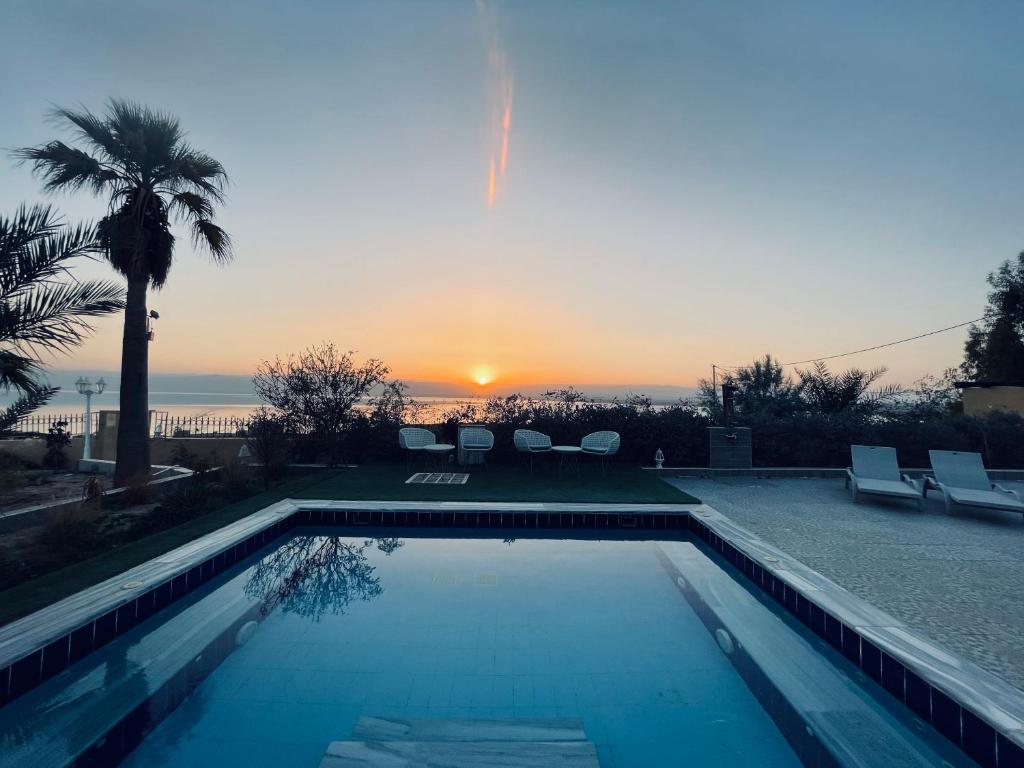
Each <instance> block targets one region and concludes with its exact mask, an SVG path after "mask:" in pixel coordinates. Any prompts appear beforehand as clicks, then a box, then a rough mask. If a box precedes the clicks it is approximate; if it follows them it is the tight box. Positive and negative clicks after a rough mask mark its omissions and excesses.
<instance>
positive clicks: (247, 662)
mask: <svg viewBox="0 0 1024 768" xmlns="http://www.w3.org/2000/svg"><path fill="white" fill-rule="evenodd" d="M381 541H382V540H376V539H360V538H343V537H324V536H299V537H296V538H293V539H291V540H290V541H289V542H288V544H286V545H285V547H283V548H282V549H279V550H278V551H277V553H275V554H274V555H271V556H269V557H268V558H265V559H264V561H263V565H262V566H261V568H259V569H257V570H261V571H262V572H261V573H255V572H253V573H250V581H249V582H247V583H248V584H250V592H253V589H252V587H251V584H252V583H253V582H252V578H253V576H257V577H258V579H257V580H258V581H260V584H261V586H260V587H259V589H257V590H256V592H259V591H260V590H262V597H263V599H265V600H266V601H267V603H268V606H267V608H266V609H264V610H267V615H266V616H265V618H263V619H262V620H261V621H259V623H258V626H257V627H256V628H255V630H250V631H251V632H252V634H251V637H250V638H249V639H248V640H247V641H246V642H245V643H244V644H243V645H242V646H240V647H238V648H237V649H236V650H235V651H234V652H233V653H231V654H230V656H228V658H227V659H226V660H225V661H223V662H222V663H221V664H220V665H219V666H218V667H217V668H216V669H215V670H214V671H213V673H212V674H211V675H210V676H209V677H207V678H206V680H205V681H204V682H203V683H202V684H200V685H199V687H198V688H197V689H196V690H195V691H194V692H193V693H192V694H191V696H190V697H189V698H188V699H186V700H185V701H184V702H183V703H182V704H181V705H180V706H179V707H178V708H177V709H176V710H175V711H174V712H173V713H172V714H171V715H170V716H169V717H167V718H166V719H165V720H164V721H163V722H162V723H161V724H160V725H158V726H157V727H156V729H155V730H154V731H153V732H152V733H151V734H149V736H148V737H147V738H146V739H145V740H144V741H143V742H142V744H141V745H139V747H138V748H137V749H136V750H135V751H134V752H133V753H132V754H131V755H130V756H129V757H128V758H127V760H126V761H125V765H128V766H136V767H138V768H143V766H153V765H173V766H205V765H211V766H212V765H235V764H237V765H247V766H256V765H273V766H316V765H318V763H319V760H320V758H321V757H322V755H323V753H324V750H325V748H326V746H327V744H328V743H329V742H331V741H336V740H343V739H346V738H348V736H349V735H350V733H351V731H352V728H353V726H354V725H355V722H356V720H357V719H358V718H359V717H360V716H363V715H377V716H387V717H390V716H395V717H408V718H414V717H439V718H442V717H443V718H447V717H471V718H477V717H479V718H507V717H576V718H581V719H582V720H583V724H584V728H585V731H586V735H587V737H588V739H589V740H590V741H592V742H593V743H594V744H595V745H596V747H597V751H598V755H599V759H600V761H601V764H602V765H603V766H616V767H617V768H628V767H629V766H648V767H651V766H679V765H683V764H685V765H688V766H721V765H727V764H746V765H755V764H756V765H759V766H780V767H782V766H796V765H799V761H798V760H797V759H796V757H795V756H794V754H793V753H792V752H791V750H790V749H789V747H788V745H787V743H786V741H785V740H784V739H783V738H782V736H781V735H780V733H779V732H778V730H777V729H776V728H775V726H774V724H773V723H772V721H771V719H770V718H769V717H768V715H767V714H766V713H765V711H764V710H763V709H762V708H761V706H760V705H759V704H758V702H757V701H756V700H755V699H754V697H753V696H752V695H751V693H750V691H749V690H748V689H747V687H746V685H745V684H744V682H743V680H742V679H741V678H740V677H739V675H738V674H737V673H736V671H735V669H734V668H733V667H732V665H731V664H730V663H729V661H728V659H727V658H726V656H725V655H724V654H723V653H722V652H721V651H720V650H719V648H718V647H717V645H716V644H715V641H714V639H713V636H712V635H711V634H710V633H709V632H708V631H707V629H706V628H705V627H704V626H703V625H702V624H701V622H700V620H699V619H698V618H697V616H696V615H695V614H694V612H693V611H692V610H691V609H690V608H689V606H688V605H687V603H686V602H685V600H684V599H683V598H682V596H681V595H680V593H679V591H678V590H677V589H676V587H675V585H674V584H673V583H672V580H671V579H670V578H669V577H668V576H667V574H666V572H665V570H664V569H663V568H662V567H661V566H660V565H659V562H658V559H657V556H656V546H657V545H656V544H655V543H653V542H649V541H556V540H518V541H511V542H503V541H500V540H486V539H447V540H446V539H403V540H399V541H396V540H383V544H384V546H383V547H380V546H378V545H379V544H380V543H381ZM399 543H400V546H397V548H396V544H399ZM281 552H295V553H296V554H295V555H294V556H292V555H291V554H289V555H288V556H287V557H285V558H283V560H286V561H287V562H279V563H277V564H276V565H274V564H272V565H270V566H269V567H268V565H267V563H268V561H272V560H273V559H274V558H275V557H276V558H278V559H279V560H280V559H282V556H281V554H280V553H281ZM303 559H311V560H312V561H313V562H315V563H317V564H316V565H315V566H314V568H313V570H314V571H315V573H314V574H312V575H311V578H310V579H309V581H308V582H307V583H304V584H303V585H301V586H299V587H298V588H297V589H296V590H295V591H293V592H287V591H281V589H280V587H281V581H282V578H281V577H284V579H283V580H284V581H287V580H288V576H289V575H290V574H291V573H294V570H293V566H294V565H295V564H296V563H299V562H301V561H302V560H303ZM232 584H233V585H234V586H231V585H228V586H225V587H223V588H222V589H229V588H232V589H237V586H238V585H237V580H234V581H233V582H232ZM268 594H269V598H267V597H266V595H268ZM253 596H254V597H255V596H256V593H255V592H253ZM215 597H216V593H215V594H214V595H211V596H210V597H208V598H206V599H208V600H209V599H215Z"/></svg>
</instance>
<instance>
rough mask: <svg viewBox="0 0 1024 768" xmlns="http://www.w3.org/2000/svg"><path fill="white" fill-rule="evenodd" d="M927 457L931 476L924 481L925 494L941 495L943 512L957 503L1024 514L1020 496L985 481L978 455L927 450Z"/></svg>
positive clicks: (982, 463)
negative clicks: (944, 508) (932, 473)
mask: <svg viewBox="0 0 1024 768" xmlns="http://www.w3.org/2000/svg"><path fill="white" fill-rule="evenodd" d="M928 458H929V459H931V462H932V470H933V471H934V472H935V477H934V478H931V477H929V478H926V480H925V483H926V485H925V489H926V492H927V491H928V490H931V489H935V490H937V491H939V492H941V493H942V499H943V501H945V503H946V511H947V512H952V511H953V510H954V507H955V505H957V504H961V505H963V506H965V507H982V508H985V509H1002V510H1005V511H1007V512H1020V513H1022V514H1024V500H1022V499H1021V497H1020V494H1019V493H1017V492H1016V491H1011V490H1010V489H1008V488H1004V487H1003V486H1001V485H999V484H998V483H993V482H992V481H991V480H990V479H989V476H988V472H986V471H985V464H984V462H983V461H982V460H981V454H980V453H971V452H967V451H928Z"/></svg>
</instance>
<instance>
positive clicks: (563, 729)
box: [320, 717, 598, 768]
mask: <svg viewBox="0 0 1024 768" xmlns="http://www.w3.org/2000/svg"><path fill="white" fill-rule="evenodd" d="M355 766H361V768H374V767H375V766H376V767H377V768H385V767H386V768H512V766H516V767H517V768H598V761H597V750H596V749H595V748H594V745H593V744H592V743H591V742H589V741H587V740H586V734H585V733H584V732H583V723H582V722H581V721H580V720H577V719H574V718H509V719H500V720H499V719H480V720H474V719H470V718H451V719H443V718H422V719H413V720H405V719H400V718H384V717H362V718H360V719H359V722H358V723H357V724H356V727H355V728H354V729H353V733H352V739H351V740H350V741H334V742H331V744H330V745H328V747H327V752H326V753H325V754H324V757H323V760H321V762H320V768H355Z"/></svg>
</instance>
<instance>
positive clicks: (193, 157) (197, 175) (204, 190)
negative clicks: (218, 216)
mask: <svg viewBox="0 0 1024 768" xmlns="http://www.w3.org/2000/svg"><path fill="white" fill-rule="evenodd" d="M156 182H157V183H158V184H162V185H163V186H165V187H166V188H167V189H168V190H169V191H171V192H179V191H192V192H198V193H200V194H202V195H206V196H208V197H210V198H211V199H212V200H213V201H214V202H216V203H223V202H224V187H225V186H227V183H228V175H227V172H226V171H225V170H224V166H223V165H221V164H220V163H219V162H218V161H217V160H215V159H213V158H212V157H210V156H209V155H207V154H206V153H205V152H200V151H198V150H196V149H194V148H193V147H192V146H190V145H189V144H181V145H180V146H179V147H177V149H176V151H175V153H174V156H173V157H172V158H171V159H170V161H169V162H168V164H167V166H166V168H164V169H162V170H161V172H160V173H159V175H158V177H157V179H156Z"/></svg>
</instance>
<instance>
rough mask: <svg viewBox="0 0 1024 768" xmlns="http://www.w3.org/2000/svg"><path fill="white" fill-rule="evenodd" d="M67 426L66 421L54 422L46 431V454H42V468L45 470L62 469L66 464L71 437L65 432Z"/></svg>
mask: <svg viewBox="0 0 1024 768" xmlns="http://www.w3.org/2000/svg"><path fill="white" fill-rule="evenodd" d="M67 425H68V423H67V422H66V421H56V422H54V423H53V424H51V425H50V428H49V430H47V433H46V453H44V454H43V466H44V467H46V468H47V469H64V467H66V466H67V464H68V453H67V451H68V446H69V445H71V435H69V434H68V432H67V429H66V427H67Z"/></svg>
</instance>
